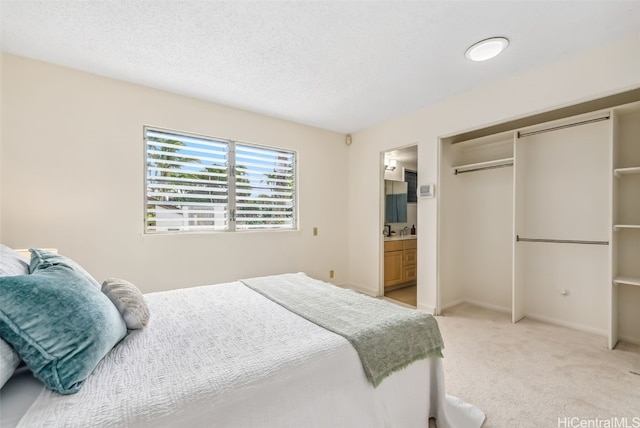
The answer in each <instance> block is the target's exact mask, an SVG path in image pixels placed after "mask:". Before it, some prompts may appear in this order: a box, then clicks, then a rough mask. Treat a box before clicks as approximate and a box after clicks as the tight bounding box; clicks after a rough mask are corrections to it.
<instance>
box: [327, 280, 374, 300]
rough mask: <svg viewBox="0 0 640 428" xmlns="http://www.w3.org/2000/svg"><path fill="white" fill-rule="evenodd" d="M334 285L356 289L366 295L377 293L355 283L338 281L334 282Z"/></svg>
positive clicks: (372, 295)
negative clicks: (337, 282)
mask: <svg viewBox="0 0 640 428" xmlns="http://www.w3.org/2000/svg"><path fill="white" fill-rule="evenodd" d="M334 285H337V286H338V287H342V288H349V289H351V290H355V291H357V292H358V293H362V294H366V295H367V296H371V297H378V296H377V293H374V292H372V291H371V290H368V289H366V288H364V287H360V286H358V285H355V284H348V283H339V284H334Z"/></svg>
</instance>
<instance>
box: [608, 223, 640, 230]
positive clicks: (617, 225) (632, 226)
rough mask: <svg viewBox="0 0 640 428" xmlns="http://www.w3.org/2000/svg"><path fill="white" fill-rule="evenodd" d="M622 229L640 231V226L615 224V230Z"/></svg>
mask: <svg viewBox="0 0 640 428" xmlns="http://www.w3.org/2000/svg"><path fill="white" fill-rule="evenodd" d="M620 229H640V224H614V225H613V230H614V231H616V230H620Z"/></svg>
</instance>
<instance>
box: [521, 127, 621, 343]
mask: <svg viewBox="0 0 640 428" xmlns="http://www.w3.org/2000/svg"><path fill="white" fill-rule="evenodd" d="M603 116H605V115H603V114H600V115H598V116H597V117H596V118H601V117H603ZM592 119H594V116H593V115H591V116H590V117H588V118H584V117H581V118H574V119H572V120H571V121H568V122H567V121H565V122H562V123H554V124H547V125H545V126H542V127H536V128H532V129H527V130H522V131H521V132H520V133H519V140H518V143H517V147H518V150H519V152H518V157H517V159H516V160H517V167H518V168H522V170H521V172H522V174H519V175H518V177H519V178H520V180H519V181H518V189H517V190H518V192H522V193H521V194H519V195H518V196H517V199H518V200H517V201H516V202H517V203H516V208H517V209H518V212H517V213H516V218H517V220H516V224H517V226H516V227H515V229H516V230H515V233H516V235H517V239H518V241H517V243H516V255H517V257H516V258H517V260H516V268H517V270H518V281H520V282H521V283H523V284H521V290H522V291H523V294H524V296H523V301H524V314H525V315H526V316H530V317H532V318H538V319H542V320H548V321H552V322H555V323H559V324H564V325H567V326H574V327H578V328H581V329H585V330H590V331H594V332H605V331H606V330H607V328H608V327H607V326H608V321H607V315H608V311H607V306H606V304H605V303H606V302H607V301H608V285H609V282H610V279H609V278H608V276H609V271H608V267H609V262H608V259H609V251H608V240H609V227H610V226H609V225H610V210H609V206H610V199H609V197H610V196H609V192H610V187H609V176H610V171H609V165H610V161H609V157H610V144H611V143H610V140H611V131H610V120H595V121H591V120H592ZM584 121H587V122H588V123H584V124H580V125H577V123H579V122H584ZM573 125H575V126H573Z"/></svg>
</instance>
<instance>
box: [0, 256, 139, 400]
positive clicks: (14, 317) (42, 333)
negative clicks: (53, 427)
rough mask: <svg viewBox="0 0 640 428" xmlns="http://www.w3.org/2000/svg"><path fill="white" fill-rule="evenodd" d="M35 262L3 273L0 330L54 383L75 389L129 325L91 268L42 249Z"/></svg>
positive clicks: (31, 365)
mask: <svg viewBox="0 0 640 428" xmlns="http://www.w3.org/2000/svg"><path fill="white" fill-rule="evenodd" d="M74 264H75V263H74ZM31 268H32V273H31V275H19V276H5V277H0V336H1V337H2V338H3V339H4V340H6V341H7V342H9V343H10V344H11V345H12V346H13V347H14V348H15V349H16V350H17V351H18V354H20V357H21V358H22V360H23V361H24V362H25V363H26V364H27V366H28V367H29V368H30V369H31V371H32V372H33V374H34V375H35V376H36V377H37V378H38V379H40V380H41V381H42V382H43V383H44V384H45V385H46V386H47V387H48V388H50V389H53V390H54V391H58V392H60V393H62V394H73V393H75V392H78V390H79V389H80V387H81V386H82V384H83V383H84V381H85V379H86V378H87V377H88V376H89V375H90V374H91V372H92V371H93V369H94V368H95V367H96V365H97V364H98V363H99V362H100V360H102V358H103V357H104V356H105V355H106V354H107V353H108V352H109V351H110V350H111V348H113V347H114V346H115V345H116V344H117V343H118V342H119V341H120V340H121V339H122V338H123V337H124V336H125V335H126V333H127V329H126V326H125V323H124V321H123V320H122V317H121V316H120V313H119V312H118V309H116V307H115V306H114V305H113V304H112V303H111V301H110V300H109V299H108V298H107V297H106V296H105V295H104V294H102V292H101V291H100V289H99V288H96V287H95V285H94V282H95V280H93V281H90V280H89V279H88V278H87V276H88V274H86V272H85V273H84V274H82V273H81V272H78V270H76V269H73V268H71V267H70V266H69V263H68V262H67V261H64V263H62V262H60V263H58V262H56V263H55V264H53V260H52V258H51V257H50V256H48V255H46V254H45V255H44V257H43V254H41V253H39V252H38V251H37V250H36V251H33V252H32V260H31ZM83 271H84V269H83Z"/></svg>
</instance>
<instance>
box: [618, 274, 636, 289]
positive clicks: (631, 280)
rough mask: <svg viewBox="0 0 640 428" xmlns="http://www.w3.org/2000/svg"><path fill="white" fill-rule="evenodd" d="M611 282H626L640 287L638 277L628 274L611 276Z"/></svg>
mask: <svg viewBox="0 0 640 428" xmlns="http://www.w3.org/2000/svg"><path fill="white" fill-rule="evenodd" d="M613 282H614V283H615V284H616V285H618V284H626V285H637V286H638V287H640V278H631V277H628V276H616V277H615V278H613Z"/></svg>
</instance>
